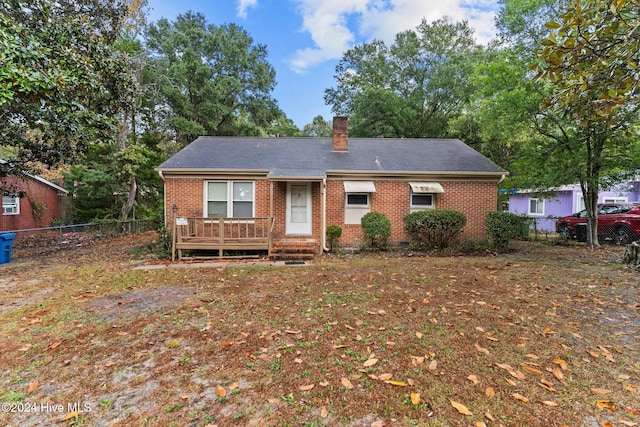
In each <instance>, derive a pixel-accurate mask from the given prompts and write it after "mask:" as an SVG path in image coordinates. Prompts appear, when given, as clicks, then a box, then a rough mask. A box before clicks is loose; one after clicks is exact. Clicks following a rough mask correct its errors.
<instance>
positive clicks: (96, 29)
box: [0, 0, 131, 176]
mask: <svg viewBox="0 0 640 427" xmlns="http://www.w3.org/2000/svg"><path fill="white" fill-rule="evenodd" d="M126 14H127V7H126V5H125V4H124V3H123V2H121V1H100V2H96V1H93V0H56V1H53V0H31V1H21V0H9V1H4V2H0V46H1V47H2V48H0V62H1V64H2V66H1V68H0V120H1V121H2V126H1V127H0V140H1V141H2V142H1V144H2V145H3V146H4V150H3V152H4V155H5V156H6V157H8V159H7V160H8V161H7V162H6V163H0V176H6V175H8V174H20V173H23V172H25V171H32V172H33V171H36V172H37V170H35V169H36V166H35V165H37V164H44V165H46V166H57V165H58V164H60V163H62V162H66V161H68V160H70V159H72V158H74V156H75V155H76V154H78V153H81V152H83V151H85V150H86V149H87V147H88V146H89V145H90V144H91V143H93V142H95V141H100V140H107V139H110V138H112V136H113V130H114V115H115V113H116V112H118V111H121V110H122V109H123V108H125V107H126V105H128V103H129V102H130V101H131V97H130V94H131V92H130V91H131V80H130V78H129V76H128V75H127V73H126V60H125V58H124V57H123V56H122V55H119V54H118V53H117V52H116V51H115V49H114V43H115V41H116V39H117V37H118V35H119V34H120V30H121V28H122V24H123V22H124V19H125V16H126Z"/></svg>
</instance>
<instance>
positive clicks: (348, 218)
mask: <svg viewBox="0 0 640 427" xmlns="http://www.w3.org/2000/svg"><path fill="white" fill-rule="evenodd" d="M345 196H346V197H345V199H346V200H345V208H344V223H345V224H360V220H361V219H362V217H363V216H365V215H366V214H367V213H369V212H370V211H371V197H370V194H369V193H345Z"/></svg>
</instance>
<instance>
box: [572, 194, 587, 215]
mask: <svg viewBox="0 0 640 427" xmlns="http://www.w3.org/2000/svg"><path fill="white" fill-rule="evenodd" d="M585 208H586V206H585V204H584V196H583V195H582V193H581V192H580V193H578V196H577V198H576V208H575V209H574V212H580V211H581V210H583V209H585Z"/></svg>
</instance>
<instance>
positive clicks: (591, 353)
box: [587, 350, 600, 359]
mask: <svg viewBox="0 0 640 427" xmlns="http://www.w3.org/2000/svg"><path fill="white" fill-rule="evenodd" d="M587 353H589V354H590V355H591V357H593V358H594V359H597V358H598V357H600V354H599V353H598V352H597V351H593V350H587Z"/></svg>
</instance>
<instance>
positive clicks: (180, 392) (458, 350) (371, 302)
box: [0, 233, 640, 427]
mask: <svg viewBox="0 0 640 427" xmlns="http://www.w3.org/2000/svg"><path fill="white" fill-rule="evenodd" d="M154 238H155V235H154V234H153V233H150V234H145V235H136V236H129V237H122V238H117V239H114V240H109V241H102V242H94V243H93V244H92V245H90V246H85V247H80V248H77V249H69V250H65V251H59V252H55V253H53V254H49V255H39V256H37V257H29V256H28V254H27V253H24V254H21V252H20V250H19V248H18V247H16V249H15V251H14V259H13V261H12V262H11V263H9V264H4V265H1V266H0V316H1V317H0V319H1V324H0V339H1V342H2V352H1V353H0V402H2V403H3V406H2V412H0V424H1V425H7V426H28V425H33V426H42V425H85V426H113V425H115V426H171V425H175V426H206V425H209V426H262V425H264V426H325V425H326V426H367V427H369V426H484V425H487V426H564V425H567V426H589V427H591V426H593V427H596V426H635V425H640V415H639V412H638V411H640V286H639V283H640V276H639V273H638V272H635V271H633V270H631V269H629V268H627V267H626V266H625V265H623V264H621V257H622V251H623V249H622V248H620V247H618V246H613V245H608V246H603V247H602V248H600V249H596V250H593V251H592V250H590V249H587V248H585V247H584V246H579V245H573V246H571V245H551V244H541V243H536V242H514V244H513V250H512V252H511V253H510V254H506V255H493V254H483V255H481V256H435V255H430V256H427V255H417V254H416V255H413V256H408V254H391V253H387V254H380V255H371V254H369V255H353V256H344V257H321V258H319V259H317V260H316V261H315V262H314V264H312V265H303V266H256V265H253V264H252V263H250V262H248V263H241V264H233V265H229V266H226V267H224V268H223V267H205V266H204V265H202V264H196V265H191V266H190V267H192V268H180V269H177V268H168V267H166V266H163V264H162V262H161V261H158V260H156V259H154V257H153V256H152V255H151V254H150V253H148V251H147V247H148V246H147V244H148V242H150V241H151V240H153V239H154ZM149 264H156V265H159V266H160V268H155V269H136V268H135V267H139V266H142V265H149Z"/></svg>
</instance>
